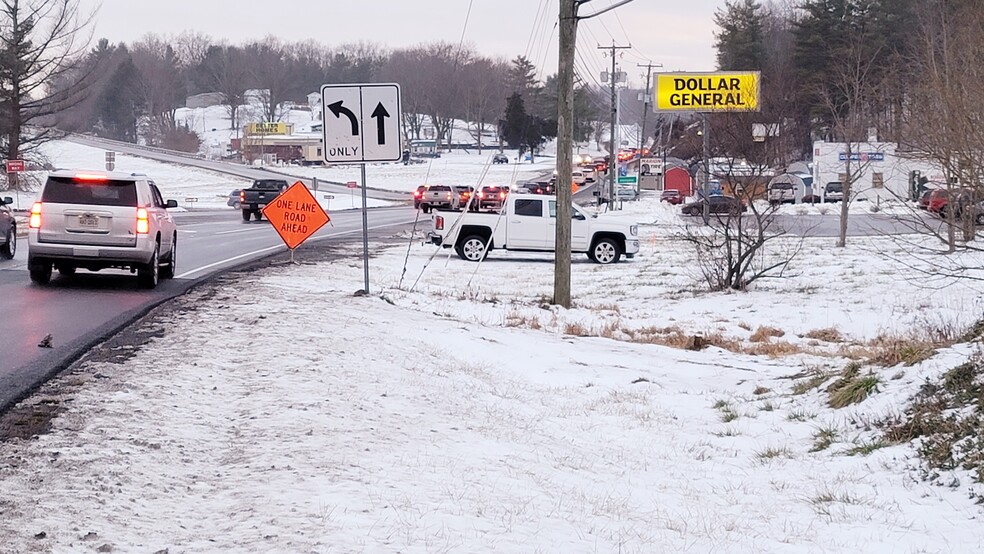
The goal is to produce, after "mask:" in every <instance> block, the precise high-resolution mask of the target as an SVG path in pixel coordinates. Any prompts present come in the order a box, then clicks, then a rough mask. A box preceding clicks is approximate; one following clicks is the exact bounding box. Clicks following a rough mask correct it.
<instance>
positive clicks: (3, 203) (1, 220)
mask: <svg viewBox="0 0 984 554" xmlns="http://www.w3.org/2000/svg"><path fill="white" fill-rule="evenodd" d="M13 203H14V199H13V198H11V197H9V196H5V197H3V198H2V199H0V258H5V259H7V260H12V259H13V258H14V254H16V253H17V221H16V220H14V214H13V213H12V212H11V211H10V204H13Z"/></svg>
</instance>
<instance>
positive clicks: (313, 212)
mask: <svg viewBox="0 0 984 554" xmlns="http://www.w3.org/2000/svg"><path fill="white" fill-rule="evenodd" d="M263 216H264V217H266V218H267V219H268V220H269V221H270V223H272V224H273V228H274V229H275V230H276V231H277V234H278V235H280V238H281V239H283V241H284V244H286V245H287V248H288V249H290V261H292V262H293V261H294V249H295V248H297V247H298V246H300V245H301V243H303V242H304V241H305V240H307V239H308V238H309V237H310V236H311V235H313V234H314V233H315V232H317V230H318V229H320V228H322V227H324V226H325V224H326V223H328V222H329V221H331V218H329V217H328V214H327V213H325V210H324V209H323V208H322V207H321V204H318V199H317V198H315V197H314V195H313V194H311V191H309V190H308V188H307V187H306V186H304V183H302V182H300V181H298V182H296V183H294V184H293V185H291V186H290V187H288V188H287V190H285V191H284V192H282V193H281V194H280V196H277V198H275V199H274V200H273V202H270V203H269V204H267V205H266V207H264V208H263Z"/></svg>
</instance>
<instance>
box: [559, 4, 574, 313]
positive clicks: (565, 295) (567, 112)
mask: <svg viewBox="0 0 984 554" xmlns="http://www.w3.org/2000/svg"><path fill="white" fill-rule="evenodd" d="M580 4H581V2H575V0H560V63H558V65H557V186H556V187H555V189H554V190H555V194H556V195H557V227H556V232H557V236H556V243H555V245H554V298H553V303H554V304H557V305H559V306H563V307H565V308H570V307H571V203H572V202H573V191H572V190H571V181H573V172H574V167H573V165H574V161H573V159H572V158H573V152H574V49H575V48H576V46H577V9H578V7H579V6H580Z"/></svg>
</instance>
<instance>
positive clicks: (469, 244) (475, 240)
mask: <svg viewBox="0 0 984 554" xmlns="http://www.w3.org/2000/svg"><path fill="white" fill-rule="evenodd" d="M455 251H456V252H457V253H458V257H459V258H461V259H462V260H466V261H469V262H480V261H482V260H484V259H485V256H487V255H488V249H487V248H486V243H485V238H483V237H481V236H479V235H471V236H468V237H466V238H465V240H463V241H461V242H459V243H458V246H457V247H455Z"/></svg>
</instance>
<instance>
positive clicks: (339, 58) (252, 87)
mask: <svg viewBox="0 0 984 554" xmlns="http://www.w3.org/2000/svg"><path fill="white" fill-rule="evenodd" d="M93 17H94V14H86V13H83V12H80V10H79V6H78V0H0V30H2V35H3V41H2V43H0V114H2V117H0V148H2V157H3V158H6V159H17V158H23V159H28V160H30V159H33V158H34V157H35V156H36V155H37V152H36V147H37V146H38V145H39V144H41V143H43V142H44V141H45V140H49V139H50V138H51V137H52V136H54V135H53V134H52V132H53V130H61V131H68V132H85V133H94V134H96V135H98V136H102V137H106V138H112V139H117V140H123V141H130V142H136V141H138V140H140V141H143V142H146V143H147V144H150V145H156V146H163V147H168V148H175V149H180V150H187V151H196V150H197V149H198V146H199V144H200V140H199V137H198V135H197V134H196V133H195V132H194V130H191V129H187V128H186V127H184V125H183V124H182V123H181V122H180V121H178V120H177V119H176V118H175V113H176V110H177V109H178V108H181V107H183V106H184V105H185V102H186V98H187V97H189V96H192V95H196V94H199V93H215V94H217V95H218V97H219V100H220V102H221V104H222V105H224V106H225V107H226V109H227V110H228V116H229V120H230V124H231V128H241V127H242V125H243V124H244V123H245V122H247V121H257V120H261V121H279V120H281V119H282V117H283V116H284V113H283V110H285V106H289V105H290V104H291V103H294V104H299V105H306V104H307V96H308V95H309V94H310V93H312V92H317V91H319V90H320V87H321V85H322V84H326V83H356V82H396V83H399V84H400V85H401V89H402V93H403V98H402V100H403V107H404V118H405V121H404V124H405V129H406V131H407V134H408V138H411V139H412V138H422V133H423V129H424V123H425V118H426V119H427V120H429V123H430V125H431V126H432V128H433V130H434V131H435V136H434V137H432V138H434V139H436V140H437V141H438V142H439V143H449V142H450V137H451V129H452V127H453V125H454V122H455V121H456V120H460V121H464V122H468V125H469V131H470V132H471V134H472V136H473V137H474V140H475V142H478V143H479V144H481V143H482V142H483V140H486V141H487V139H483V137H487V136H490V135H493V134H494V133H492V131H500V132H499V133H498V134H499V135H501V136H504V137H505V140H506V142H507V143H508V144H509V145H510V146H511V147H518V146H520V145H524V146H527V147H530V148H534V149H535V148H537V147H538V146H539V145H540V144H542V142H543V140H544V139H545V137H546V136H549V135H550V133H551V130H552V129H555V127H556V123H555V119H556V111H557V108H556V98H557V95H556V91H555V90H554V89H555V85H554V84H553V83H554V82H555V79H554V77H553V76H547V77H546V78H544V79H540V78H539V77H538V74H539V72H538V70H537V68H536V67H535V66H534V64H533V63H531V62H530V61H529V60H528V59H527V58H525V57H523V56H517V57H516V58H514V59H512V60H505V59H498V58H491V57H488V56H483V55H480V54H479V53H477V52H476V51H475V49H474V48H472V47H470V46H467V45H464V46H460V45H457V44H450V43H446V42H432V43H426V44H421V45H417V46H412V47H407V48H395V49H388V48H385V47H383V46H380V45H378V44H375V43H372V42H360V43H353V44H342V45H334V46H332V45H325V44H321V43H318V42H315V41H302V42H285V41H281V40H278V39H276V38H273V37H267V38H265V39H262V40H255V41H247V42H245V43H241V44H232V43H229V42H226V41H221V40H215V39H212V38H211V37H209V36H206V35H204V34H201V33H197V32H193V31H186V32H184V33H181V34H179V35H177V36H168V37H165V36H159V35H154V34H149V35H146V36H145V37H143V38H142V39H141V40H139V41H136V42H132V43H111V42H110V41H108V40H107V39H100V40H97V41H95V43H94V46H92V43H91V42H90V41H89V40H87V39H88V38H89V36H88V34H89V28H90V27H91V23H92V20H93ZM247 91H258V94H259V96H260V97H259V98H258V99H257V98H255V97H254V98H252V99H251V100H252V103H253V104H256V103H257V101H258V104H259V106H258V107H252V106H251V113H243V111H242V110H243V106H244V105H246V104H247V103H249V102H248V99H247ZM592 94H594V93H593V92H591V91H589V89H588V88H587V87H586V86H583V87H581V90H580V91H579V96H580V102H579V106H578V122H579V126H578V129H579V134H580V135H581V137H582V138H586V137H587V136H588V135H589V134H590V133H591V129H592V123H591V122H592V121H593V120H594V119H597V118H596V113H595V112H597V110H598V108H597V102H591V101H589V99H590V98H591V95H592ZM507 105H508V106H509V107H510V111H509V113H507V110H506V108H507ZM252 112H257V113H252ZM553 132H554V133H555V131H553ZM40 158H41V157H40V156H37V159H40Z"/></svg>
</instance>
